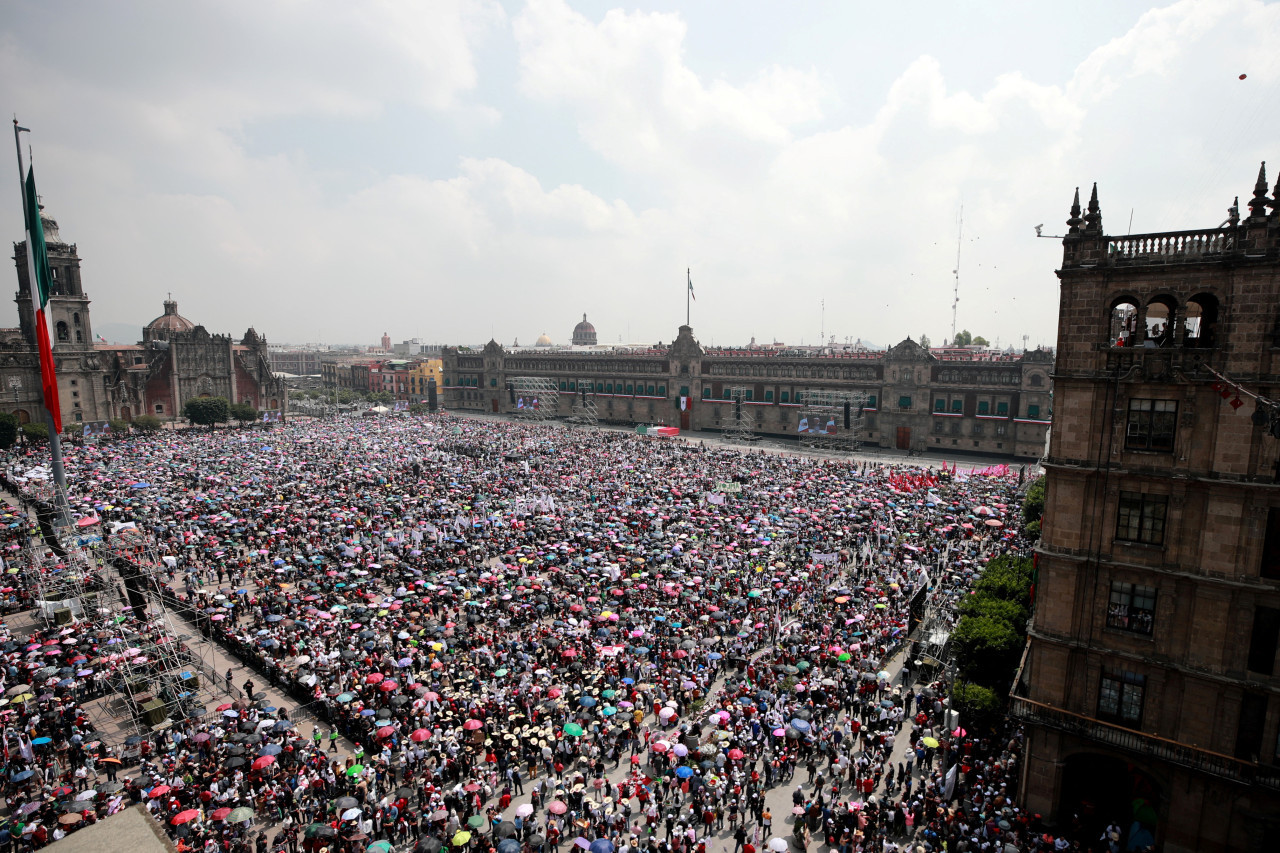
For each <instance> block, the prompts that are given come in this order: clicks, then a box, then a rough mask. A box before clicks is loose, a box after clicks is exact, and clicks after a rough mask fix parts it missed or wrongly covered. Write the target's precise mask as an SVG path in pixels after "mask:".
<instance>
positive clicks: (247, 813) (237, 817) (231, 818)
mask: <svg viewBox="0 0 1280 853" xmlns="http://www.w3.org/2000/svg"><path fill="white" fill-rule="evenodd" d="M246 820H253V809H251V808H247V807H245V806H241V807H240V808H238V809H233V810H232V812H231V814H229V815H227V821H228V822H230V823H240V822H241V821H246Z"/></svg>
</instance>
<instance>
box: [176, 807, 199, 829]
mask: <svg viewBox="0 0 1280 853" xmlns="http://www.w3.org/2000/svg"><path fill="white" fill-rule="evenodd" d="M198 817H200V810H199V809H187V810H186V811H181V812H178V813H177V814H176V815H174V816H173V819H172V820H170V821H169V823H171V824H173V825H174V826H180V825H182V824H184V823H186V822H187V821H189V820H195V819H196V818H198Z"/></svg>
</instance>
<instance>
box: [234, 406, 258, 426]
mask: <svg viewBox="0 0 1280 853" xmlns="http://www.w3.org/2000/svg"><path fill="white" fill-rule="evenodd" d="M230 412H231V417H232V418H233V419H235V420H237V421H239V422H240V423H241V424H247V423H250V422H251V421H256V420H257V419H258V410H257V409H255V408H254V407H253V406H251V405H250V404H248V403H233V404H232V405H231V409H230Z"/></svg>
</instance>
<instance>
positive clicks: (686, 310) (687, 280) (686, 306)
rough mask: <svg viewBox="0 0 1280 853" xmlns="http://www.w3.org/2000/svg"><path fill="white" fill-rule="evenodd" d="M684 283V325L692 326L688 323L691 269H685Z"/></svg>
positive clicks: (691, 290) (691, 285) (691, 279)
mask: <svg viewBox="0 0 1280 853" xmlns="http://www.w3.org/2000/svg"><path fill="white" fill-rule="evenodd" d="M684 281H685V287H684V324H685V325H686V326H692V325H693V324H692V323H690V322H689V297H690V296H691V295H692V294H693V269H692V268H691V267H690V268H686V269H685V271H684Z"/></svg>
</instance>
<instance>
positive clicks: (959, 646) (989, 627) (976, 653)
mask: <svg viewBox="0 0 1280 853" xmlns="http://www.w3.org/2000/svg"><path fill="white" fill-rule="evenodd" d="M1025 640H1026V638H1025V637H1024V636H1020V635H1019V634H1018V632H1017V631H1016V630H1014V627H1013V626H1012V625H1010V624H1009V623H1008V622H1006V621H1004V620H1003V619H1000V618H997V617H993V616H988V615H986V614H982V615H978V614H973V613H971V614H969V615H968V616H965V617H964V618H963V619H961V620H960V621H959V622H958V623H956V629H955V631H953V632H952V634H951V643H952V646H953V648H954V649H955V661H956V667H957V668H958V670H959V673H960V677H961V678H963V679H964V680H965V681H973V682H975V683H977V684H981V685H983V686H988V687H992V688H996V687H998V688H1000V689H1001V690H1008V688H1009V682H1010V681H1011V680H1012V677H1013V671H1014V669H1015V668H1017V666H1018V657H1019V656H1020V655H1021V654H1022V646H1023V644H1024V642H1025Z"/></svg>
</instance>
